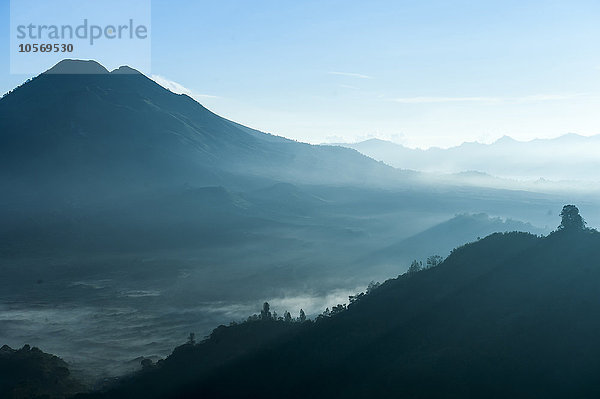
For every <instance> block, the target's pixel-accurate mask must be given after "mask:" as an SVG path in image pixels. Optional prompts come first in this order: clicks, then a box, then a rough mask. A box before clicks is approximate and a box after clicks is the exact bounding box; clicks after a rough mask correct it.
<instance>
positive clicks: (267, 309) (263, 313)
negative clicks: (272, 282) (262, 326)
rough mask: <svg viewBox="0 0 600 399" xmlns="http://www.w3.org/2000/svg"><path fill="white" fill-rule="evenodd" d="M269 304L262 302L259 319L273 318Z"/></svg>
mask: <svg viewBox="0 0 600 399" xmlns="http://www.w3.org/2000/svg"><path fill="white" fill-rule="evenodd" d="M270 309H271V306H270V305H269V302H265V303H263V308H262V310H261V311H260V319H261V320H271V319H273V316H272V315H271V311H270Z"/></svg>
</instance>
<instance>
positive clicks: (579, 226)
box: [558, 205, 585, 230]
mask: <svg viewBox="0 0 600 399" xmlns="http://www.w3.org/2000/svg"><path fill="white" fill-rule="evenodd" d="M560 217H561V218H562V220H561V222H560V226H558V229H559V230H583V229H585V220H583V218H582V217H581V215H580V214H579V209H578V208H577V207H576V206H575V205H565V206H563V209H562V211H561V212H560Z"/></svg>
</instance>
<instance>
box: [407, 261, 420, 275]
mask: <svg viewBox="0 0 600 399" xmlns="http://www.w3.org/2000/svg"><path fill="white" fill-rule="evenodd" d="M421 270H423V262H419V261H418V260H413V261H412V263H411V264H410V266H409V267H408V270H407V271H406V273H408V274H413V273H416V272H419V271H421Z"/></svg>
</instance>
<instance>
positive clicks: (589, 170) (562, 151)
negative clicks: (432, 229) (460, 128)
mask: <svg viewBox="0 0 600 399" xmlns="http://www.w3.org/2000/svg"><path fill="white" fill-rule="evenodd" d="M339 145H340V146H343V147H346V148H353V149H355V150H357V151H360V152H361V153H362V154H365V155H368V156H370V157H372V158H374V159H377V160H379V161H383V162H385V163H386V164H388V165H391V166H394V167H397V168H403V169H411V170H419V171H425V172H433V173H436V172H437V173H459V175H458V176H456V177H457V178H461V179H470V180H475V177H477V176H476V175H473V174H472V175H471V176H469V175H468V174H464V173H461V172H472V171H478V172H483V174H480V175H479V176H478V177H479V180H480V181H485V180H488V182H489V181H492V179H491V178H490V176H486V175H485V174H489V175H493V176H498V177H502V178H510V179H525V180H537V179H540V181H538V182H537V183H538V186H540V188H543V187H544V186H545V187H546V188H548V187H551V185H549V183H548V182H545V181H544V180H554V181H562V184H563V185H565V184H568V183H567V182H571V183H573V181H587V182H588V186H587V189H590V187H589V183H591V182H593V183H595V190H598V185H599V184H600V176H599V175H598V173H597V170H598V168H600V161H599V160H598V157H597V156H596V154H597V148H598V146H600V135H597V136H591V137H585V136H579V135H576V134H567V135H564V136H561V137H557V138H554V139H536V140H531V141H517V140H514V139H512V138H510V137H508V136H505V137H502V138H501V139H499V140H497V141H496V142H494V143H492V144H482V143H477V142H470V143H463V144H461V145H459V146H456V147H451V148H448V149H442V148H436V147H433V148H429V149H427V150H421V149H412V148H408V147H405V146H403V145H401V144H396V143H392V142H389V141H385V140H378V139H370V140H366V141H362V142H358V143H344V144H339ZM544 183H546V184H544ZM495 184H497V185H499V184H501V182H498V181H496V183H495ZM555 187H560V186H559V185H555Z"/></svg>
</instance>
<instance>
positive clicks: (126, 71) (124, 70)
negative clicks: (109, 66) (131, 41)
mask: <svg viewBox="0 0 600 399" xmlns="http://www.w3.org/2000/svg"><path fill="white" fill-rule="evenodd" d="M110 73H111V74H113V75H141V74H142V73H141V72H140V71H138V70H137V69H134V68H131V67H130V66H127V65H123V66H120V67H119V68H117V69H115V70H113V71H111V72H110Z"/></svg>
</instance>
